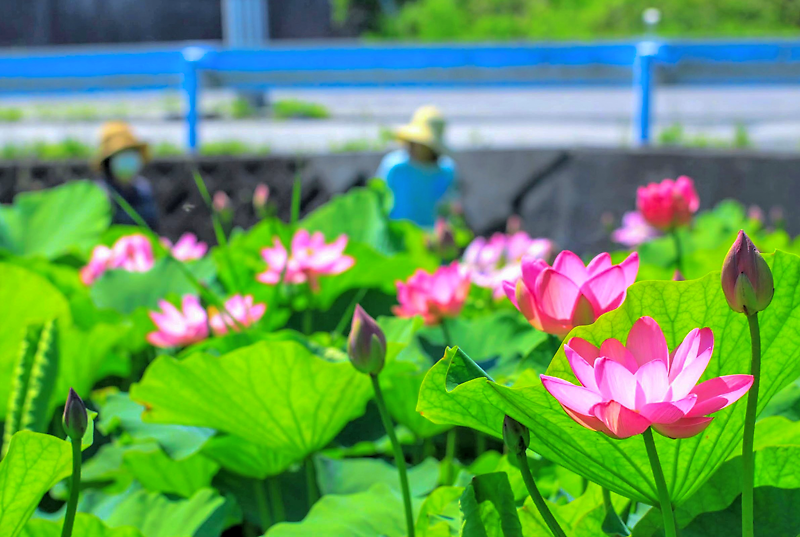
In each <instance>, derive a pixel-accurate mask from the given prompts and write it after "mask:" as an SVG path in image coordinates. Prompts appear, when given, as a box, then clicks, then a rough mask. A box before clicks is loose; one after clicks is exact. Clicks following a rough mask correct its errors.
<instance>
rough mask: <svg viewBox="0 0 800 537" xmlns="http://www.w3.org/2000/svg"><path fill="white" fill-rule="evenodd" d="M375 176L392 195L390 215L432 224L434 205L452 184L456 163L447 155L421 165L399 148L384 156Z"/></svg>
mask: <svg viewBox="0 0 800 537" xmlns="http://www.w3.org/2000/svg"><path fill="white" fill-rule="evenodd" d="M377 175H378V177H380V178H381V179H383V180H385V181H386V184H387V185H388V186H389V188H390V189H391V190H392V193H393V194H394V208H393V209H392V213H391V215H390V216H391V217H392V218H395V219H406V220H411V221H412V222H415V223H416V224H418V225H420V226H423V227H433V224H434V222H435V221H436V208H437V206H438V205H439V204H440V203H441V202H442V201H443V200H444V198H445V197H446V195H447V194H448V191H449V190H450V189H451V188H452V187H453V184H454V181H455V175H456V164H455V162H453V159H451V158H450V157H448V156H441V157H439V161H438V163H436V164H423V163H420V162H416V161H414V160H412V159H411V157H410V156H409V154H408V152H407V151H406V150H404V149H398V150H397V151H392V152H391V153H389V154H388V155H386V156H385V157H383V160H382V161H381V165H380V167H379V168H378V174H377Z"/></svg>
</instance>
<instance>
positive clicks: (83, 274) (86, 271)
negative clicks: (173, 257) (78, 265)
mask: <svg viewBox="0 0 800 537" xmlns="http://www.w3.org/2000/svg"><path fill="white" fill-rule="evenodd" d="M154 264H155V258H154V257H153V247H152V245H151V244H150V239H148V238H147V237H145V236H144V235H141V234H135V235H127V236H125V237H120V238H119V239H118V240H117V242H115V243H114V245H113V246H112V247H111V248H109V247H108V246H103V245H99V246H96V247H95V248H94V250H92V257H91V259H90V260H89V263H88V264H87V265H86V266H85V267H83V268H82V269H81V271H80V278H81V281H82V282H83V284H84V285H91V284H92V283H94V281H95V280H97V278H99V277H100V276H102V275H103V273H105V271H107V270H110V269H122V270H126V271H128V272H147V271H148V270H150V269H151V268H153V265H154Z"/></svg>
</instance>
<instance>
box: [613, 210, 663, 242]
mask: <svg viewBox="0 0 800 537" xmlns="http://www.w3.org/2000/svg"><path fill="white" fill-rule="evenodd" d="M659 235H660V233H659V232H658V230H657V229H656V228H654V227H653V226H651V225H650V224H648V223H647V221H646V220H645V219H644V217H643V216H642V213H640V212H638V211H631V212H628V213H625V214H624V215H622V227H620V228H619V229H615V230H614V232H613V233H612V234H611V240H613V241H614V242H617V243H619V244H622V245H625V246H627V247H628V248H635V247H636V246H639V245H640V244H644V243H645V242H647V241H649V240H651V239H654V238H656V237H658V236H659Z"/></svg>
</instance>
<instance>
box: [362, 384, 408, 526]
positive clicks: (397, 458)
mask: <svg viewBox="0 0 800 537" xmlns="http://www.w3.org/2000/svg"><path fill="white" fill-rule="evenodd" d="M369 378H370V380H372V387H373V388H374V390H375V403H376V404H377V405H378V411H379V412H380V415H381V421H383V427H384V428H385V429H386V434H387V435H388V436H389V440H391V442H392V449H394V463H395V464H396V465H397V473H398V474H399V476H400V488H401V489H402V491H403V505H404V506H405V512H406V529H407V530H408V537H414V512H413V511H412V510H411V490H410V489H409V487H408V474H407V473H406V459H405V456H404V455H403V448H402V447H401V446H400V442H398V441H397V435H396V434H395V433H394V425H392V419H391V418H390V417H389V411H388V410H387V409H386V403H385V402H384V401H383V392H381V385H380V382H378V375H370V376H369Z"/></svg>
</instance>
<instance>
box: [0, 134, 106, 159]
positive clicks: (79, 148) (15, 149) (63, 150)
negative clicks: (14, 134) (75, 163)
mask: <svg viewBox="0 0 800 537" xmlns="http://www.w3.org/2000/svg"><path fill="white" fill-rule="evenodd" d="M93 153H94V148H93V147H92V146H90V145H87V144H84V143H83V142H81V141H80V140H76V139H74V138H65V139H64V140H62V141H60V142H45V141H36V142H30V143H24V144H17V143H6V144H4V145H3V146H2V147H0V159H4V160H22V159H36V160H69V159H87V158H89V157H91V156H92V154H93Z"/></svg>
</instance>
